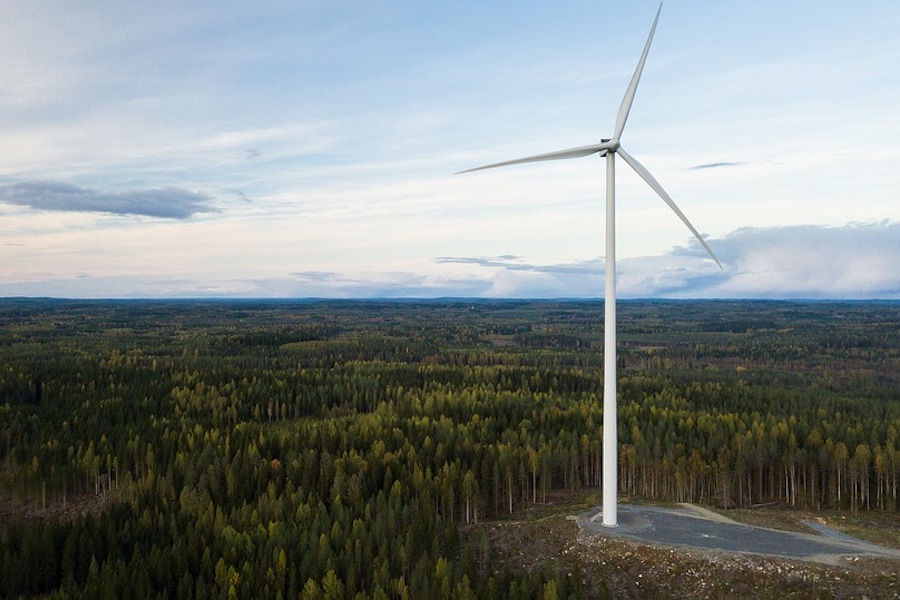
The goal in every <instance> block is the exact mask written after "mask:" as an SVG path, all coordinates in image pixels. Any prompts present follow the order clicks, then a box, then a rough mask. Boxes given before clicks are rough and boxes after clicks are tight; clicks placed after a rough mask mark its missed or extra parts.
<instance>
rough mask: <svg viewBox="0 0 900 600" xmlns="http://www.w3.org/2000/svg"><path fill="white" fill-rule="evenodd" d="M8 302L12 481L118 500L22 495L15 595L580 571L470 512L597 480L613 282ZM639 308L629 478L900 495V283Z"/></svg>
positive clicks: (2, 573)
mask: <svg viewBox="0 0 900 600" xmlns="http://www.w3.org/2000/svg"><path fill="white" fill-rule="evenodd" d="M0 305H2V306H0V323H2V326H3V330H2V338H3V343H2V344H0V357H2V362H0V394H2V395H0V459H2V461H3V470H2V472H0V486H2V489H3V490H4V493H5V494H6V496H7V497H9V498H16V499H18V500H26V501H28V502H29V506H31V507H38V509H39V510H38V513H40V512H41V511H47V512H48V513H53V512H54V511H56V512H59V511H62V510H64V509H63V508H61V507H66V506H68V505H69V504H70V503H73V504H74V503H75V502H76V501H78V500H80V499H83V498H84V497H85V496H90V497H93V498H101V499H102V498H106V502H105V503H104V504H102V509H100V510H91V511H87V512H86V513H85V514H76V515H69V516H68V517H66V518H64V519H23V518H15V517H14V516H10V517H4V520H3V523H2V525H0V541H2V550H0V552H2V554H0V560H2V563H0V579H2V581H3V582H4V583H3V589H0V592H2V595H4V596H13V597H15V596H19V595H28V594H42V593H57V594H59V595H61V596H86V597H95V596H116V597H123V596H135V597H148V596H150V597H153V596H157V597H185V598H191V597H217V596H222V597H230V596H235V597H260V596H265V597H279V596H280V597H291V598H296V597H333V598H344V597H346V598H352V597H359V598H367V597H370V598H375V597H379V598H380V597H412V598H420V597H479V598H492V597H497V598H500V597H529V598H530V597H536V596H540V595H544V596H545V597H548V598H549V597H569V596H571V597H581V596H583V595H585V593H587V591H586V590H583V589H581V588H580V587H579V586H580V585H581V578H580V577H567V576H565V574H560V573H552V572H543V573H524V572H521V571H517V570H513V569H509V568H506V567H504V566H503V565H502V564H498V563H497V562H496V560H494V558H493V557H494V551H493V550H492V549H491V548H490V545H489V543H488V540H487V537H486V535H485V533H484V531H483V530H482V529H481V528H480V527H479V526H478V523H479V522H483V521H484V520H486V519H494V518H497V517H501V516H503V515H508V514H510V513H514V512H516V511H518V510H520V509H522V508H525V507H528V506H531V505H533V504H535V503H542V502H545V501H546V500H547V495H548V494H550V493H552V492H554V491H559V490H580V489H587V488H595V487H596V486H599V483H600V480H601V472H600V467H601V463H602V461H601V458H602V457H601V444H600V440H601V423H602V411H601V409H600V406H601V402H600V400H599V398H600V395H601V394H602V371H601V370H600V366H599V365H600V364H601V363H602V356H600V353H599V351H598V350H597V348H598V347H599V345H600V344H602V343H599V340H601V339H602V329H600V327H599V326H598V324H597V320H598V314H602V310H600V309H601V307H600V306H598V305H596V304H591V303H584V304H578V303H563V304H559V305H549V304H537V303H535V304H530V303H486V304H453V303H448V304H436V303H429V304H391V303H385V304H371V305H370V304H365V303H337V304H331V303H322V304H299V305H279V304H273V303H264V304H260V305H253V304H247V303H239V304H227V303H160V304H152V305H145V304H141V303H54V302H47V303H34V304H24V305H23V303H16V302H14V301H4V302H0ZM620 314H622V315H623V317H624V318H623V319H622V321H623V327H622V334H621V337H622V338H623V339H624V340H625V343H626V344H627V345H626V347H625V350H624V351H623V352H622V358H623V362H624V368H623V372H622V379H621V381H620V385H619V393H620V397H619V407H620V408H619V432H618V433H619V440H620V444H621V453H620V460H619V469H620V486H621V488H620V493H621V494H623V495H625V496H634V497H642V498H652V499H658V500H674V501H692V502H702V503H707V504H710V505H714V506H722V507H734V506H749V505H752V504H755V503H761V502H773V501H778V502H783V503H786V504H790V505H793V506H805V507H812V508H833V509H847V510H885V511H897V510H900V501H898V477H900V450H898V445H900V444H898V439H897V438H898V432H900V398H898V397H897V396H896V395H895V392H894V390H895V389H896V388H895V387H892V384H893V383H894V381H895V380H896V378H897V376H898V373H900V370H898V366H900V365H898V362H900V357H898V350H897V348H900V344H898V343H897V342H898V340H897V339H896V338H897V337H900V328H898V327H896V325H897V324H898V322H900V306H897V305H891V304H885V305H871V304H858V305H830V304H821V305H805V304H776V305H772V304H769V303H766V304H762V305H760V304H755V303H664V304H657V303H634V304H630V303H625V304H623V307H622V309H620ZM729 319H731V320H732V321H733V322H735V323H737V324H738V325H736V326H732V327H731V328H730V329H729V328H727V327H726V325H727V324H728V321H729ZM835 321H838V322H839V323H840V333H841V335H839V336H838V335H836V333H835ZM891 325H893V327H892V328H891ZM838 339H840V340H842V341H841V343H836V340H838ZM857 342H859V343H857ZM741 348H745V349H747V352H746V354H745V353H742V352H741ZM767 348H768V349H769V350H766V349H767ZM798 348H799V349H798ZM753 357H759V358H753ZM590 592H591V593H593V594H601V595H602V590H591V591H590Z"/></svg>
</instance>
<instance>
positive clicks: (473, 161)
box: [0, 0, 900, 300]
mask: <svg viewBox="0 0 900 600" xmlns="http://www.w3.org/2000/svg"><path fill="white" fill-rule="evenodd" d="M657 6H658V2H657V0H653V1H647V2H639V3H635V4H629V5H627V6H611V5H605V4H602V3H601V4H598V3H595V2H587V1H584V2H582V1H578V2H574V3H572V4H571V5H568V6H566V7H565V8H564V9H557V8H553V7H547V6H544V5H541V4H531V3H525V4H522V3H513V2H508V1H504V2H501V3H499V4H494V5H490V6H475V7H473V6H469V5H467V4H465V3H460V2H450V3H446V4H443V5H440V6H410V5H407V4H405V3H400V2H391V1H388V2H384V3H381V4H379V5H377V6H376V5H366V6H345V5H333V4H331V3H324V2H319V1H316V0H309V1H307V2H303V3H300V4H296V3H287V2H275V3H271V4H266V5H265V6H258V5H256V4H249V3H248V4H243V3H241V4H237V5H232V6H229V7H227V9H221V10H216V11H211V10H209V9H208V7H207V6H206V5H204V4H203V3H199V2H187V3H168V2H163V3H158V4H154V5H146V6H145V5H135V6H124V7H122V6H119V5H118V4H113V3H111V2H104V1H101V2H99V3H97V4H94V5H92V6H90V7H70V6H61V7H60V6H58V5H56V4H54V3H52V2H49V1H48V0H39V1H37V2H30V3H27V4H8V5H4V6H0V17H2V18H0V33H2V34H3V35H0V53H2V54H3V55H4V56H5V57H6V60H5V61H4V63H3V65H2V66H0V74H2V75H3V76H4V77H3V78H4V81H6V82H7V84H8V85H7V86H6V88H5V89H4V90H0V122H2V123H4V125H2V129H0V130H2V132H3V134H4V139H5V140H6V143H5V144H4V147H3V150H2V151H0V265H2V266H0V297H50V298H70V299H81V298H84V299H88V298H110V299H111V298H142V299H143V298H147V299H151V298H158V299H165V298H172V299H179V298H185V299H187V298H221V299H230V298H235V299H236V298H247V299H254V298H288V299H290V298H323V299H341V298H357V299H369V298H409V299H418V298H443V297H460V298H510V299H520V298H541V299H565V298H575V299H577V298H595V297H596V298H600V297H601V296H602V295H603V277H604V257H603V253H604V249H603V241H604V240H603V237H604V236H603V211H604V198H605V195H604V178H605V176H604V173H603V167H602V163H601V162H600V161H596V160H593V161H592V160H591V159H590V158H583V159H579V160H572V161H556V162H555V163H542V164H536V165H527V166H519V167H511V168H509V169H504V170H502V171H490V172H482V173H477V174H476V173H472V174H469V175H465V176H458V177H454V176H453V175H452V173H454V172H456V171H460V170H464V169H469V168H473V167H476V166H478V165H481V164H487V163H492V162H498V161H504V160H510V159H513V158H515V157H518V156H528V155H530V154H536V153H541V152H548V151H554V150H558V149H562V148H569V147H574V146H580V145H584V144H591V143H596V142H597V141H598V140H600V139H601V138H604V137H608V136H609V135H611V133H612V129H613V124H614V120H615V114H616V109H617V108H618V106H619V103H620V102H621V99H622V96H623V94H624V92H625V89H626V86H627V84H628V80H629V78H630V76H631V74H632V72H633V70H634V67H635V65H636V64H637V61H638V58H639V56H640V52H641V48H642V47H643V44H644V41H645V40H646V36H647V33H648V31H649V28H650V25H651V23H652V20H653V16H654V14H655V12H656V8H657ZM898 27H900V5H898V4H896V3H895V2H889V1H888V0H876V1H875V2H872V3H867V4H865V5H861V6H849V5H847V4H846V3H841V2H837V1H836V0H828V1H826V2H814V1H813V0H801V1H800V2H797V3H793V4H791V5H789V6H784V5H783V4H780V3H777V2H775V1H774V0H763V1H761V2H757V3H753V4H752V5H731V4H729V5H723V6H714V7H710V6H709V5H708V4H706V3H703V2H699V1H697V0H692V1H685V2H680V3H677V4H676V3H667V4H665V5H664V6H663V8H662V14H661V16H660V20H659V24H658V27H657V30H656V34H655V37H654V41H653V47H652V48H651V49H650V53H649V57H648V60H647V63H646V68H645V70H644V74H643V77H642V79H641V84H640V89H639V90H638V93H637V96H636V100H635V103H634V106H633V108H632V111H631V114H630V117H629V121H628V129H627V132H626V146H627V147H628V149H629V151H630V152H632V153H633V154H634V155H635V156H636V157H637V158H639V160H640V161H641V162H642V163H643V164H644V165H645V166H646V167H647V169H648V170H649V171H650V172H652V173H653V174H654V176H655V177H656V178H657V179H658V180H659V182H660V184H661V185H662V187H663V188H665V190H666V191H667V192H668V193H669V194H670V195H671V197H672V198H673V200H674V201H675V203H676V204H678V206H679V207H680V208H681V209H682V210H683V211H684V213H685V214H686V215H687V217H688V218H689V219H690V221H691V222H692V223H693V224H694V225H695V226H696V228H697V229H698V230H699V231H700V232H701V234H703V236H704V238H705V239H706V240H707V241H708V243H709V244H710V246H712V248H713V250H714V251H715V253H716V255H717V256H718V257H719V258H720V259H721V260H722V262H723V263H724V265H725V270H724V272H720V271H719V270H718V268H717V267H716V265H715V264H714V263H713V262H712V261H711V260H709V259H708V257H707V256H706V255H705V252H704V251H703V249H702V247H701V246H700V245H699V244H698V243H697V241H696V240H694V239H692V237H691V234H690V232H689V231H687V230H686V229H685V228H684V226H683V225H682V223H680V222H679V220H678V218H677V217H675V216H674V215H672V214H671V212H670V211H669V209H668V208H667V207H666V206H665V204H664V203H663V202H662V201H660V200H659V199H658V198H657V197H656V195H655V193H654V192H653V190H651V189H650V188H648V187H647V186H646V185H645V184H644V182H643V181H641V180H640V178H639V177H637V176H636V175H635V174H634V173H631V172H630V171H629V170H628V169H625V168H620V169H619V170H618V174H617V206H616V212H617V255H618V260H617V265H616V267H617V277H618V286H617V289H618V295H619V297H620V298H623V299H628V298H636V299H640V298H647V299H650V298H654V299H717V298H719V299H794V298H801V299H807V298H808V299H817V300H845V299H850V300H867V299H874V300H879V299H883V300H898V299H900V269H898V268H897V265H898V264H900V205H898V203H897V202H896V193H895V191H894V190H896V189H900V171H898V170H897V169H896V165H897V164H898V163H900V146H898V145H897V144H896V141H895V140H896V137H897V136H896V133H897V131H898V130H900V120H898V117H897V112H896V108H895V105H896V98H897V97H900V42H898V41H897V40H896V36H895V35H894V32H895V31H896V30H897V28H898ZM835 39H840V40H841V41H842V43H841V45H840V46H836V45H835V43H834V40H835Z"/></svg>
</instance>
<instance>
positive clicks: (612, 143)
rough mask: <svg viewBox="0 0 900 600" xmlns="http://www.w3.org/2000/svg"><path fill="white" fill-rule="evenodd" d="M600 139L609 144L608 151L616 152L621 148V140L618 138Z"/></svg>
mask: <svg viewBox="0 0 900 600" xmlns="http://www.w3.org/2000/svg"><path fill="white" fill-rule="evenodd" d="M600 141H601V142H603V143H604V144H608V146H607V152H615V151H616V150H618V149H619V140H618V139H605V140H600Z"/></svg>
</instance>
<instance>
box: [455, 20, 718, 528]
mask: <svg viewBox="0 0 900 600" xmlns="http://www.w3.org/2000/svg"><path fill="white" fill-rule="evenodd" d="M660 12H662V3H660V5H659V9H658V10H657V11H656V18H655V19H654V20H653V27H651V28H650V35H649V36H648V37H647V43H646V44H645V45H644V51H643V53H642V54H641V59H640V61H638V65H637V68H636V69H635V71H634V75H633V76H632V77H631V83H629V84H628V89H627V90H625V97H624V98H622V104H621V106H619V114H618V116H617V117H616V128H615V130H614V132H613V135H612V137H611V138H609V139H603V140H600V143H599V144H591V145H590V146H580V147H578V148H569V149H568V150H558V151H556V152H548V153H547V154H538V155H535V156H528V157H526V158H518V159H515V160H508V161H504V162H499V163H494V164H490V165H485V166H483V167H476V168H474V169H467V170H465V171H459V173H456V174H457V175H459V174H461V173H470V172H472V171H480V170H482V169H493V168H495V167H506V166H509V165H518V164H522V163H529V162H540V161H544V160H558V159H562V158H579V157H582V156H590V155H591V154H598V155H599V156H601V157H602V156H605V157H606V268H605V271H606V295H605V299H604V311H605V312H604V349H603V374H604V377H603V524H604V525H605V526H607V527H616V526H617V524H618V522H617V514H616V491H617V489H618V487H617V485H618V484H617V481H616V479H617V463H618V461H617V452H616V450H617V444H618V440H617V431H616V429H617V425H616V208H615V207H616V170H615V156H616V154H618V155H619V156H621V157H622V159H623V160H624V161H625V162H626V163H628V166H630V167H631V168H632V169H634V170H635V172H636V173H637V174H638V175H640V176H641V178H642V179H643V180H644V181H646V182H647V184H648V185H649V186H650V187H651V188H653V190H654V191H656V193H657V194H659V196H660V198H662V199H663V201H664V202H665V203H666V204H668V205H669V208H671V209H672V210H673V211H674V212H675V214H676V215H678V218H679V219H681V221H682V222H683V223H684V224H685V225H687V228H688V229H690V230H691V233H693V234H694V237H696V238H697V240H698V241H699V242H700V245H701V246H703V248H704V249H705V250H706V251H707V252H708V253H709V255H710V256H711V257H712V259H713V260H714V261H716V264H717V265H719V268H720V269H723V270H724V268H723V267H722V263H721V262H719V259H718V258H716V255H715V253H713V251H712V248H710V247H709V244H707V243H706V241H705V240H704V239H703V237H702V236H701V235H700V233H699V232H698V231H697V230H696V229H695V228H694V226H693V225H691V222H690V221H688V219H687V217H686V216H684V213H683V212H681V210H680V209H679V208H678V206H676V205H675V202H674V201H673V200H672V198H671V197H669V194H667V193H666V191H665V190H664V189H663V188H662V186H661V185H660V184H659V182H658V181H656V179H655V178H654V177H653V175H651V174H650V171H648V170H647V169H646V168H645V167H644V165H642V164H641V163H639V162H638V161H637V160H636V159H635V158H634V157H633V156H631V155H630V154H628V153H627V152H625V149H624V148H622V146H621V145H620V144H619V140H620V138H621V136H622V131H623V130H624V129H625V121H626V120H627V119H628V113H629V112H630V111H631V104H632V103H633V102H634V94H635V91H636V90H637V86H638V82H639V81H640V79H641V72H642V71H643V70H644V63H645V62H646V61H647V54H648V53H649V52H650V43H651V42H652V41H653V34H654V32H655V31H656V23H657V21H659V14H660Z"/></svg>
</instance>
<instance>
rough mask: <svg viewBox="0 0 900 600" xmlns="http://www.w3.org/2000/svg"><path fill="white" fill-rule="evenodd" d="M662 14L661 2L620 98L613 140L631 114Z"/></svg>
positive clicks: (620, 132)
mask: <svg viewBox="0 0 900 600" xmlns="http://www.w3.org/2000/svg"><path fill="white" fill-rule="evenodd" d="M661 12H662V2H660V3H659V8H658V9H657V10H656V18H655V19H653V27H651V28H650V35H649V36H648V37H647V43H646V44H645V45H644V52H643V53H642V54H641V60H639V61H638V65H637V68H636V69H635V70H634V75H632V76H631V83H629V84H628V89H627V90H625V97H624V98H622V104H621V105H620V106H619V114H618V116H616V132H615V133H614V134H613V139H614V140H617V139H619V138H620V137H622V131H623V130H624V129H625V121H627V120H628V113H629V112H631V104H632V103H633V102H634V94H635V92H637V86H638V82H639V81H640V80H641V73H642V72H643V70H644V63H645V62H647V54H649V53H650V42H652V41H653V34H654V33H655V32H656V23H657V22H658V21H659V13H661Z"/></svg>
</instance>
